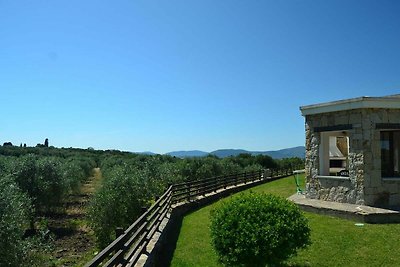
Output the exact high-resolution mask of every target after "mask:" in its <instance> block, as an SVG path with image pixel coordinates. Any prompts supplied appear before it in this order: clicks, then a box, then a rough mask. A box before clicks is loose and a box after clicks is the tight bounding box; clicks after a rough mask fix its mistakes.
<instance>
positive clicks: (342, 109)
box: [300, 95, 400, 207]
mask: <svg viewBox="0 0 400 267" xmlns="http://www.w3.org/2000/svg"><path fill="white" fill-rule="evenodd" d="M300 110H301V113H302V115H303V116H304V117H305V131H306V164H305V170H306V193H305V194H306V197H307V198H312V199H320V200H327V201H335V202H343V203H351V204H359V205H368V206H375V207H389V206H400V95H393V96H386V97H359V98H353V99H346V100H341V101H334V102H328V103H322V104H316V105H309V106H302V107H300Z"/></svg>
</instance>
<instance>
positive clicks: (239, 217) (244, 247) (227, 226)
mask: <svg viewBox="0 0 400 267" xmlns="http://www.w3.org/2000/svg"><path fill="white" fill-rule="evenodd" d="M211 238H212V244H213V246H214V248H215V250H216V252H217V254H218V256H219V259H220V261H221V262H223V263H225V264H227V265H229V266H240V265H244V266H265V265H266V264H277V263H280V262H282V261H284V260H286V259H288V258H289V257H291V256H293V255H295V254H296V251H297V250H298V249H300V248H304V247H306V246H307V245H309V244H310V242H311V241H310V228H309V226H308V221H307V219H306V218H305V217H304V216H303V215H302V213H301V212H300V210H299V208H298V207H297V206H296V205H295V204H293V203H291V202H290V201H288V200H286V199H284V198H281V197H277V196H274V195H267V194H260V193H258V194H257V193H250V194H241V195H239V196H238V197H234V198H232V199H230V200H228V201H226V202H223V204H222V205H221V206H220V207H219V208H217V209H215V210H213V211H212V212H211Z"/></svg>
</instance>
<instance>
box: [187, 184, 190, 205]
mask: <svg viewBox="0 0 400 267" xmlns="http://www.w3.org/2000/svg"><path fill="white" fill-rule="evenodd" d="M187 188H188V189H187V191H188V195H187V201H188V202H190V184H188V185H187Z"/></svg>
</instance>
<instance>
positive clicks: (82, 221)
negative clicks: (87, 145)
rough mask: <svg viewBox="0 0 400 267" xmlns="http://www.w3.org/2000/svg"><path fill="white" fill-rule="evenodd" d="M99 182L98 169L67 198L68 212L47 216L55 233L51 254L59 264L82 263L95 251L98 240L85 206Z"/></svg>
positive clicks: (51, 229)
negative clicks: (86, 256) (78, 189)
mask: <svg viewBox="0 0 400 267" xmlns="http://www.w3.org/2000/svg"><path fill="white" fill-rule="evenodd" d="M100 182H101V171H100V169H99V168H95V169H94V170H93V176H92V177H90V178H88V180H87V181H86V182H85V183H84V184H83V185H82V187H81V192H80V193H78V194H72V195H70V196H69V197H68V200H67V202H66V203H65V204H66V211H65V212H64V213H61V214H54V215H53V216H51V217H50V218H49V219H48V226H49V230H50V231H51V232H52V233H53V234H54V235H55V244H54V247H55V248H54V251H53V252H52V257H53V258H54V259H55V260H56V266H77V265H82V264H84V263H82V258H84V255H87V254H88V253H93V252H94V249H95V240H94V237H93V233H92V232H91V230H90V228H89V227H88V226H87V220H86V209H87V207H88V203H89V200H90V198H91V196H92V195H93V193H94V192H95V190H96V188H97V187H98V186H99V184H100Z"/></svg>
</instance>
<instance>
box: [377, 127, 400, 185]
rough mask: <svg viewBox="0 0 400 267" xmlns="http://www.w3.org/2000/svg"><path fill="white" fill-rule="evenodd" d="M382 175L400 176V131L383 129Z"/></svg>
mask: <svg viewBox="0 0 400 267" xmlns="http://www.w3.org/2000/svg"><path fill="white" fill-rule="evenodd" d="M380 141H381V175H382V177H399V178H400V171H399V170H400V168H399V166H400V157H399V151H400V131H381V139H380Z"/></svg>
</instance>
